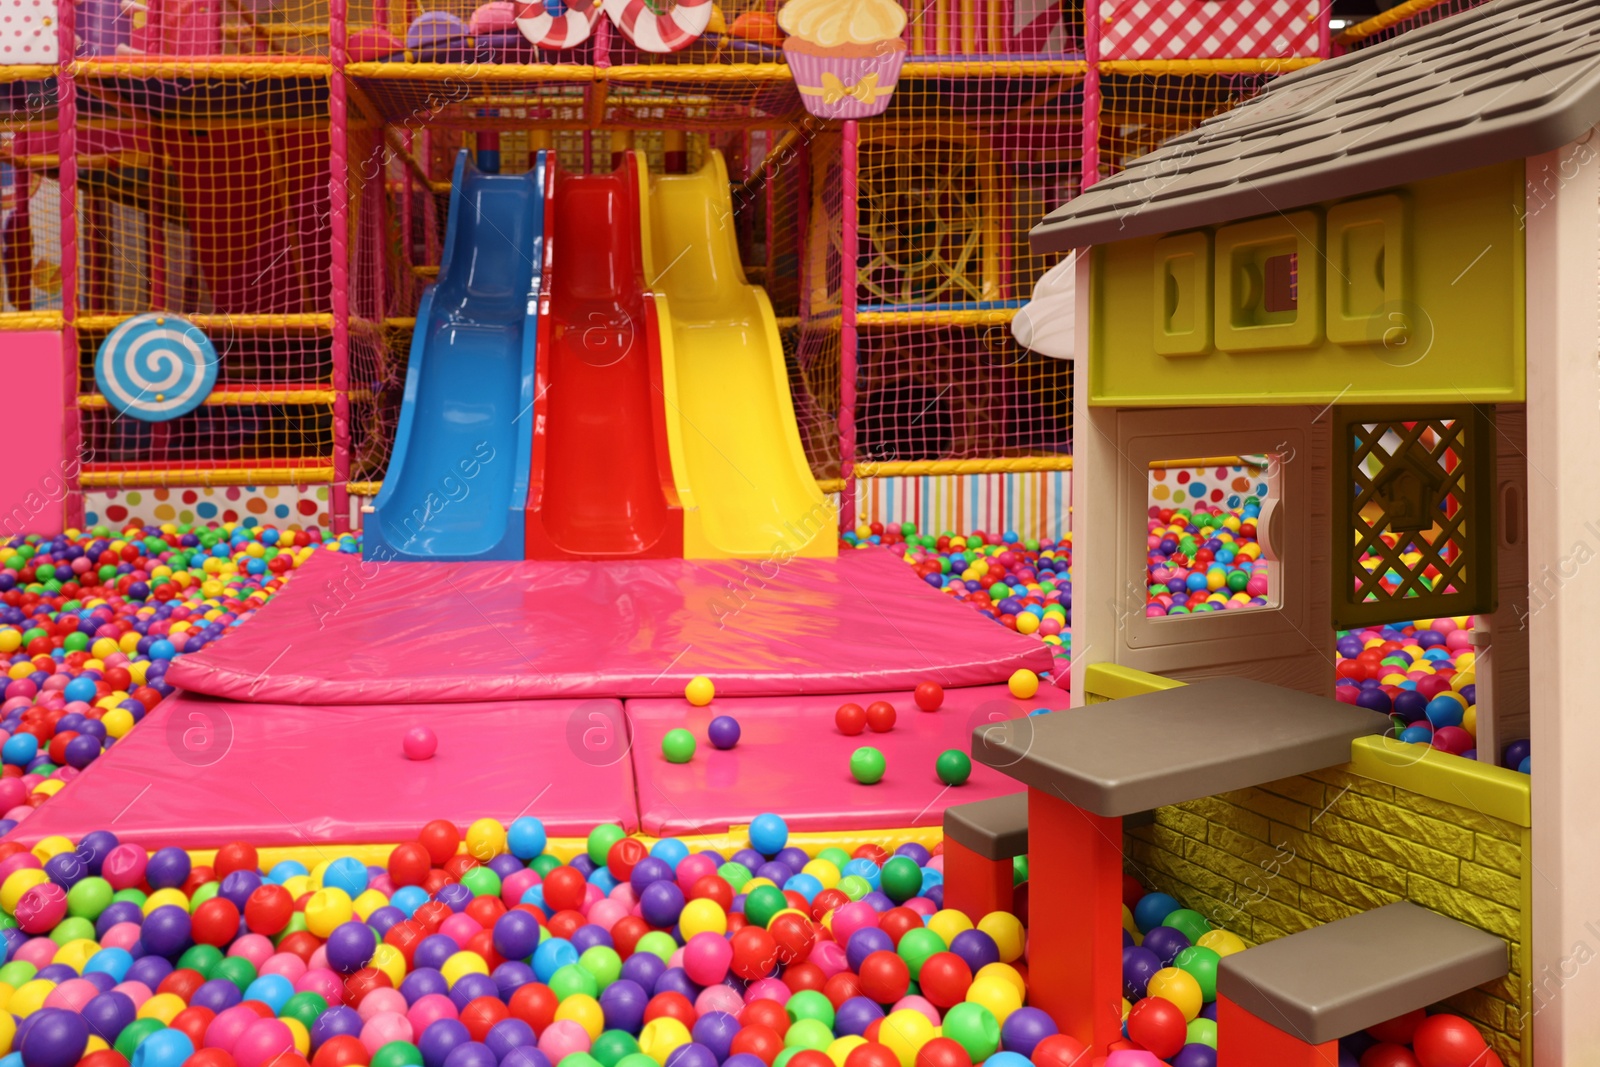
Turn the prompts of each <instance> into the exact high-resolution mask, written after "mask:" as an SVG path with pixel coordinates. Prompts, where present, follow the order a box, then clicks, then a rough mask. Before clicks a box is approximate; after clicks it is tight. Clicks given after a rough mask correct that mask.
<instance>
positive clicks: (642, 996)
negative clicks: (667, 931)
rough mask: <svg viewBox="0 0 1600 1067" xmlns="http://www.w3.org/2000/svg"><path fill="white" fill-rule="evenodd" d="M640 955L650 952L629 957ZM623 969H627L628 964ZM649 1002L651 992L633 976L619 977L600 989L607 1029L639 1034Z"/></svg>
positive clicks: (655, 957) (658, 958) (654, 957)
mask: <svg viewBox="0 0 1600 1067" xmlns="http://www.w3.org/2000/svg"><path fill="white" fill-rule="evenodd" d="M640 955H646V956H648V955H650V954H649V953H647V952H646V953H637V954H635V955H633V956H629V957H628V959H629V960H633V959H637V958H638V956H640ZM651 958H652V959H654V960H655V961H656V962H657V963H660V962H661V959H660V957H658V956H653V957H651ZM663 966H665V965H663ZM623 970H624V971H626V970H627V966H626V965H624V966H623ZM649 1003H650V993H649V992H648V991H647V990H646V989H645V987H644V986H642V985H640V984H639V983H638V982H635V981H634V980H633V979H631V978H618V979H617V980H616V981H615V982H612V983H611V984H610V985H608V986H606V987H605V989H603V990H601V991H600V1010H601V1012H603V1013H604V1015H605V1020H606V1029H607V1030H625V1031H627V1032H628V1033H630V1034H637V1033H638V1032H639V1029H640V1028H641V1027H642V1026H644V1009H645V1007H646V1005H648V1004H649Z"/></svg>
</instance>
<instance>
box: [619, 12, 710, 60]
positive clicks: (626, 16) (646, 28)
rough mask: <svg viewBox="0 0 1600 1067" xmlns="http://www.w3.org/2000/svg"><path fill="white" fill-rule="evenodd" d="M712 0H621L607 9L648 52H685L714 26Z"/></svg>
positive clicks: (629, 38)
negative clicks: (710, 26)
mask: <svg viewBox="0 0 1600 1067" xmlns="http://www.w3.org/2000/svg"><path fill="white" fill-rule="evenodd" d="M711 9H712V3H711V0H621V3H620V6H619V5H618V3H616V2H615V0H614V2H613V3H612V4H611V6H609V7H607V8H606V13H607V14H608V15H610V16H611V21H612V22H615V23H616V24H617V29H619V30H621V31H622V33H623V35H624V36H625V37H627V38H628V40H630V41H632V42H633V43H634V44H635V45H637V46H638V47H639V49H640V50H641V51H645V52H656V53H666V52H681V51H682V50H683V49H685V48H688V47H689V46H690V45H691V44H693V43H694V42H695V41H696V40H697V39H698V38H699V37H700V35H701V34H702V33H705V32H706V27H707V26H709V25H711Z"/></svg>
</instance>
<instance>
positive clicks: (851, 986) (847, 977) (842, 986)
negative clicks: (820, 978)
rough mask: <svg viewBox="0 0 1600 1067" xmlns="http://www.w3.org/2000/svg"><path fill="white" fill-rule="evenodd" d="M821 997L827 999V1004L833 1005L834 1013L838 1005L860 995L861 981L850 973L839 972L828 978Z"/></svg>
mask: <svg viewBox="0 0 1600 1067" xmlns="http://www.w3.org/2000/svg"><path fill="white" fill-rule="evenodd" d="M822 995H823V996H825V997H827V998H828V1003H829V1004H832V1005H833V1009H834V1010H835V1011H838V1010H839V1005H841V1004H843V1003H844V1002H845V1001H847V1000H849V999H850V998H851V997H859V996H861V995H862V993H861V979H860V978H858V977H857V976H856V975H855V974H853V973H851V972H850V971H840V972H839V973H838V974H836V975H834V976H833V977H831V978H829V979H828V981H827V982H826V983H825V984H824V985H823V987H822Z"/></svg>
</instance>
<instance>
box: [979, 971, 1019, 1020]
mask: <svg viewBox="0 0 1600 1067" xmlns="http://www.w3.org/2000/svg"><path fill="white" fill-rule="evenodd" d="M967 1001H968V1002H969V1003H972V1004H980V1005H982V1006H983V1007H985V1008H987V1009H988V1010H989V1013H990V1014H992V1015H993V1016H994V1017H995V1021H996V1022H998V1023H999V1024H1000V1025H1002V1026H1004V1025H1005V1021H1006V1020H1007V1019H1009V1018H1010V1017H1011V1013H1012V1012H1014V1011H1016V1010H1017V1009H1018V1008H1020V1007H1022V994H1021V993H1020V992H1018V991H1017V987H1016V986H1014V985H1012V984H1011V983H1010V982H1008V981H1006V980H1005V979H1004V978H997V977H994V976H991V975H979V976H978V977H977V978H974V979H973V980H972V985H971V986H970V987H969V988H968V989H967Z"/></svg>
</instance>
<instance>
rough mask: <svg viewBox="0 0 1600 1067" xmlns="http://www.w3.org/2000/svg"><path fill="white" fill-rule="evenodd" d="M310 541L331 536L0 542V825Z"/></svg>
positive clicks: (72, 536) (222, 530)
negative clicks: (0, 677)
mask: <svg viewBox="0 0 1600 1067" xmlns="http://www.w3.org/2000/svg"><path fill="white" fill-rule="evenodd" d="M350 544H351V545H353V544H354V542H350ZM318 547H327V548H330V549H342V548H343V543H342V542H338V543H335V542H327V541H324V539H323V536H322V533H321V531H319V530H316V529H311V530H301V529H299V528H297V527H289V528H287V529H282V530H280V529H277V528H276V527H271V526H255V527H245V526H239V525H234V524H228V525H225V526H214V527H197V526H188V525H184V526H176V525H166V526H162V527H160V528H159V529H150V528H141V527H138V526H128V527H124V528H123V529H122V530H120V531H118V532H113V531H112V530H111V529H109V528H108V527H105V526H95V527H92V528H90V529H87V530H69V531H67V532H65V533H62V534H59V535H57V536H54V537H40V536H38V535H31V534H30V535H29V536H27V537H13V538H11V539H9V540H8V541H7V542H6V543H5V547H4V549H3V550H0V653H3V654H4V656H5V657H6V659H5V662H6V667H7V669H6V680H5V682H4V686H5V691H4V695H3V700H4V703H3V704H0V761H3V763H4V768H3V772H0V773H3V777H0V833H5V832H8V831H10V830H11V829H12V828H13V827H15V826H16V824H17V823H18V822H19V821H21V820H22V819H24V818H26V817H27V816H28V815H29V814H31V813H32V811H33V810H34V809H36V808H37V807H38V806H39V805H40V804H43V803H45V802H46V801H48V800H49V799H50V797H52V796H54V795H55V793H56V792H58V791H59V790H60V789H61V787H62V786H64V785H65V784H66V783H67V782H69V781H71V780H72V778H73V777H74V776H75V775H77V774H78V772H79V771H81V770H82V769H83V768H85V767H87V766H88V765H89V764H90V763H92V762H93V761H94V760H95V759H97V758H98V757H99V756H100V754H101V753H102V752H104V751H105V749H107V748H109V747H111V746H112V745H114V744H115V743H116V742H117V741H118V740H119V739H121V738H122V737H125V736H126V735H127V733H128V731H130V730H132V729H133V728H134V726H135V725H137V724H138V723H139V722H140V721H141V720H143V719H144V717H145V716H146V715H147V714H148V713H149V712H150V710H151V709H153V708H154V707H155V706H156V704H157V703H159V702H160V701H161V699H162V698H163V697H165V696H166V695H167V694H168V693H170V692H171V691H172V687H171V686H169V685H168V684H167V682H166V681H165V676H166V673H167V668H168V667H169V665H170V664H171V663H172V661H173V660H175V659H177V658H179V657H181V656H184V655H187V654H188V653H191V652H195V651H198V650H199V649H202V648H204V647H206V646H207V645H209V644H211V643H213V642H214V641H217V640H219V639H220V638H222V637H224V636H225V635H226V634H227V633H228V631H229V630H230V629H232V628H233V627H236V626H238V625H240V624H241V623H243V622H244V621H245V620H246V619H248V618H249V617H250V616H251V615H253V614H254V613H255V612H256V610H258V609H259V608H260V607H261V606H262V605H263V604H265V603H267V602H268V601H269V600H271V599H272V596H273V595H274V594H275V593H276V592H277V590H278V589H279V588H280V587H281V586H282V584H283V582H284V581H285V580H286V579H287V577H288V575H289V573H290V572H292V571H293V570H294V569H295V568H296V567H298V566H299V565H300V564H302V563H304V562H305V561H306V560H307V559H308V558H309V557H310V554H311V553H312V552H314V551H316V550H317V548H318Z"/></svg>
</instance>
